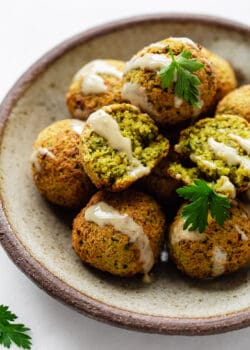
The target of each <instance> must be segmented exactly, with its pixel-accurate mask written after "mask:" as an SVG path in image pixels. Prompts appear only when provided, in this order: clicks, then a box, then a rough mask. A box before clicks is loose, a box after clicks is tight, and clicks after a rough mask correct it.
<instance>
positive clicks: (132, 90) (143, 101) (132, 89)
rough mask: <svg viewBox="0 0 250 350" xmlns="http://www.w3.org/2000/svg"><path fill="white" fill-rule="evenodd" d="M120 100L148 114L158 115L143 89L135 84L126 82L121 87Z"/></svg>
mask: <svg viewBox="0 0 250 350" xmlns="http://www.w3.org/2000/svg"><path fill="white" fill-rule="evenodd" d="M121 95H122V99H124V100H128V101H130V103H132V104H133V105H134V106H137V107H139V108H141V109H142V110H143V111H145V112H148V113H149V114H152V115H155V116H157V115H158V112H157V111H156V110H155V109H154V107H153V105H152V104H151V103H150V102H149V101H148V97H147V94H146V91H145V89H144V88H143V87H142V86H140V85H139V84H137V83H130V82H127V83H125V84H124V85H123V87H122V92H121Z"/></svg>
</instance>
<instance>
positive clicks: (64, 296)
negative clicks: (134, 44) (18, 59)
mask: <svg viewBox="0 0 250 350" xmlns="http://www.w3.org/2000/svg"><path fill="white" fill-rule="evenodd" d="M166 20H167V21H172V22H177V21H178V22H183V23H185V22H190V21H193V22H196V23H199V22H200V23H207V24H211V25H217V26H220V27H223V28H228V29H231V30H232V29H233V30H235V31H238V32H241V33H243V34H245V35H249V34H250V27H248V26H246V25H243V24H241V23H238V22H235V21H231V20H227V19H223V18H220V17H215V16H206V15H191V14H187V15H186V14H177V13H169V14H154V15H142V16H135V17H130V18H125V19H122V20H118V21H114V22H110V23H108V24H104V25H100V26H97V27H94V28H92V29H90V30H87V31H84V32H82V33H80V34H77V35H75V36H74V37H72V38H70V39H67V40H66V41H64V42H62V43H61V44H59V45H58V46H56V47H55V48H54V49H52V50H50V51H49V52H48V53H46V54H45V55H44V56H43V57H41V58H40V59H39V60H38V61H37V62H35V63H34V64H33V65H32V66H31V67H30V68H29V69H28V70H27V71H26V72H25V73H24V74H23V75H22V76H21V78H20V79H19V80H18V81H17V82H16V84H15V85H14V86H13V88H12V89H11V90H10V91H9V93H8V94H7V96H6V97H5V99H4V100H3V102H2V104H1V106H0V142H1V143H2V139H3V132H4V128H5V125H6V122H7V120H8V117H9V115H10V113H11V110H12V109H13V108H14V107H15V104H16V102H17V101H18V100H19V99H20V97H21V96H22V95H23V93H24V92H25V91H26V89H27V88H28V87H29V86H30V85H31V83H32V81H33V80H35V79H36V78H38V76H39V75H40V74H41V73H42V72H43V71H44V70H45V69H46V68H47V67H48V66H49V65H50V64H52V63H53V62H54V61H56V60H57V59H58V58H60V57H61V56H62V55H63V54H64V53H66V52H67V51H69V50H71V49H72V48H74V47H76V46H78V45H80V44H82V43H84V42H86V41H88V40H90V39H92V38H94V37H97V36H102V35H104V34H107V33H109V32H112V31H115V30H120V29H122V28H126V27H127V26H131V25H137V24H138V23H142V22H160V21H166ZM0 242H1V243H2V246H3V247H4V249H5V250H6V252H7V254H8V255H9V257H10V258H11V259H12V260H13V262H14V263H15V264H16V265H17V266H18V267H19V268H20V269H21V270H22V271H23V272H24V273H25V274H26V275H27V276H28V277H30V278H31V279H32V280H33V281H34V282H35V283H36V284H37V285H38V286H39V287H40V288H42V289H44V290H46V291H47V293H48V294H50V295H51V296H53V297H55V298H56V299H58V300H59V301H61V302H63V303H65V304H67V305H70V306H71V307H73V308H74V309H76V310H77V311H79V312H81V313H83V314H85V315H87V316H89V317H91V318H94V319H96V320H100V321H103V322H105V323H108V324H111V325H115V326H119V327H123V328H126V329H131V330H138V331H143V332H149V333H159V334H173V335H174V334H175V335H208V334H216V333H222V332H228V331H231V330H236V329H240V328H244V327H247V326H250V308H247V309H246V310H242V311H240V312H237V313H232V314H227V315H220V316H216V317H208V318H168V317H161V316H159V317H158V316H149V315H144V314H138V313H133V312H129V311H125V310H122V309H119V308H116V307H114V306H110V305H107V304H105V303H102V302H100V301H98V300H95V299H92V298H90V297H88V296H86V295H84V294H82V293H80V292H78V291H77V290H75V289H74V288H72V287H71V286H69V285H68V284H67V283H66V282H64V281H61V280H60V279H59V278H57V277H56V276H55V275H53V274H52V273H51V272H49V271H48V270H47V269H46V268H45V267H44V266H42V264H40V263H39V262H38V261H37V260H36V259H35V258H34V257H32V256H31V255H30V253H29V252H28V251H27V250H26V249H25V247H24V246H23V245H22V244H21V242H20V241H19V239H18V238H17V236H16V234H15V232H14V229H13V228H12V227H11V224H10V223H9V222H8V218H7V213H6V211H5V209H4V203H3V201H2V200H1V207H0Z"/></svg>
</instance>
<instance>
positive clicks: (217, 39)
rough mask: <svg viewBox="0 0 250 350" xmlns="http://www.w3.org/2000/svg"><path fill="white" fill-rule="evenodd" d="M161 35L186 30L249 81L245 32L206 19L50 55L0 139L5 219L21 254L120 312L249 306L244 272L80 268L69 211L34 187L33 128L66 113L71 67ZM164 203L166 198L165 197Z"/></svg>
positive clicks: (102, 38)
mask: <svg viewBox="0 0 250 350" xmlns="http://www.w3.org/2000/svg"><path fill="white" fill-rule="evenodd" d="M168 36H181V37H183V36H186V37H190V38H192V39H193V40H194V41H197V42H199V43H201V44H202V45H204V46H206V47H207V48H209V49H211V50H212V51H214V52H215V53H218V54H220V55H222V56H223V57H225V58H226V59H228V60H229V61H230V62H231V63H232V65H233V67H234V68H235V70H236V72H237V75H238V78H239V81H240V83H244V82H250V70H249V69H248V66H249V65H248V62H250V37H249V36H247V35H246V34H244V33H242V32H237V31H235V30H234V29H231V30H230V29H228V28H227V29H225V28H223V27H221V26H216V25H214V26H211V24H209V23H198V22H194V23H192V22H189V23H188V22H187V23H184V22H181V21H180V22H178V21H175V22H174V21H172V22H169V21H167V20H162V21H157V22H151V21H148V22H145V23H137V24H133V25H130V26H127V27H126V26H125V27H122V28H118V29H116V30H115V31H113V32H110V33H104V34H103V35H99V36H97V37H93V38H89V39H88V40H87V41H86V42H83V43H82V44H79V45H78V46H76V47H73V48H71V49H70V50H69V51H68V52H66V53H65V54H64V55H62V57H60V58H58V59H57V60H55V61H54V62H52V63H51V64H50V65H49V67H48V68H47V69H46V70H44V72H42V73H41V74H40V75H39V76H38V77H36V79H35V80H34V81H33V82H32V83H30V84H28V86H27V88H26V90H25V92H24V93H23V95H22V97H21V98H20V99H19V100H18V101H17V103H16V104H15V106H14V107H13V108H12V111H11V114H10V116H9V118H8V120H7V124H6V126H5V129H4V135H3V139H2V144H1V154H0V165H1V182H0V185H1V193H2V200H3V203H4V207H5V213H6V215H7V218H8V221H9V222H10V223H11V227H12V228H13V230H14V232H15V235H16V237H17V238H18V240H19V241H20V242H21V244H22V245H23V246H24V247H25V249H26V250H27V251H28V253H29V254H30V255H31V256H32V257H34V258H35V259H36V261H38V262H39V263H40V264H41V265H42V266H44V267H45V268H46V269H47V270H48V271H49V273H51V274H52V275H54V276H56V277H58V278H59V279H60V280H61V281H63V282H65V283H66V284H67V285H68V286H70V287H72V288H74V289H75V290H77V291H79V292H80V293H83V294H84V295H85V296H89V297H90V298H92V299H95V300H98V301H99V302H101V303H104V304H106V305H111V306H112V307H114V308H118V309H122V310H125V311H129V312H133V313H137V314H143V315H150V316H162V317H170V318H172V317H173V318H183V317H184V318H196V317H198V318H208V317H214V316H218V315H227V314H231V313H235V312H239V311H242V310H244V309H247V308H249V307H250V273H249V271H248V270H247V269H246V270H242V271H240V272H238V273H235V274H233V275H231V276H227V277H222V278H220V279H217V280H214V281H212V280H211V281H203V282H198V281H192V280H190V279H189V278H185V277H183V275H181V274H180V273H179V272H177V271H176V269H175V268H174V267H173V266H172V265H171V264H169V263H168V264H166V263H160V264H158V265H157V266H156V267H155V269H154V275H155V280H154V283H152V284H144V283H142V281H141V278H139V277H138V278H137V277H136V278H132V279H120V278H114V277H112V276H109V275H107V274H104V273H100V272H97V271H95V270H93V269H91V268H88V267H85V266H84V265H83V264H82V263H81V261H80V260H79V259H78V257H77V256H76V255H75V254H74V252H73V250H72V248H71V220H72V216H71V215H67V214H66V213H65V212H60V211H59V210H58V209H56V208H54V207H53V206H51V205H50V204H48V203H47V202H46V201H44V200H43V199H42V198H41V197H40V195H39V194H38V193H37V191H36V188H35V187H34V185H33V182H32V179H31V169H30V154H31V147H32V143H33V141H34V140H35V138H36V136H37V134H38V132H39V131H40V130H41V129H43V128H44V127H46V126H48V125H49V124H51V123H52V122H54V121H56V120H59V119H64V118H68V117H69V113H68V111H67V109H66V106H65V94H66V92H67V89H68V86H69V84H70V82H71V79H72V76H73V75H74V73H75V72H76V71H77V70H78V69H79V68H80V67H81V66H82V65H84V64H85V63H87V62H88V61H90V60H92V59H96V58H114V59H122V60H127V59H129V58H130V57H131V55H132V54H134V53H136V51H137V50H138V49H140V48H142V47H143V46H145V45H147V44H149V43H152V42H155V41H158V40H160V39H163V38H165V37H168ZM169 205H171V203H170V204H169Z"/></svg>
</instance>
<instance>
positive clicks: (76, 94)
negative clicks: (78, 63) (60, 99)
mask: <svg viewBox="0 0 250 350" xmlns="http://www.w3.org/2000/svg"><path fill="white" fill-rule="evenodd" d="M124 66H125V63H124V62H123V61H118V60H100V59H99V60H94V61H91V62H89V63H88V64H86V65H85V66H83V67H82V68H81V69H80V70H79V71H78V72H77V73H76V75H75V76H74V78H73V81H72V84H71V86H70V88H69V92H68V93H67V96H66V101H67V105H68V109H69V112H70V114H71V115H72V117H73V118H77V119H81V120H86V119H87V118H88V116H89V115H90V114H91V113H93V112H95V111H96V110H97V109H99V108H101V107H103V106H106V105H110V104H112V103H120V102H121V80H122V73H123V70H124Z"/></svg>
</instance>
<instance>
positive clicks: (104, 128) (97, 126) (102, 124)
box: [87, 109, 150, 179]
mask: <svg viewBox="0 0 250 350" xmlns="http://www.w3.org/2000/svg"><path fill="white" fill-rule="evenodd" d="M87 124H88V125H89V126H90V127H91V128H92V129H93V130H94V131H95V132H96V133H97V134H98V135H100V136H102V137H103V138H104V139H105V140H107V142H108V144H109V145H110V147H112V148H114V149H116V150H117V151H119V152H124V153H125V154H126V156H127V158H128V159H129V161H130V166H129V167H128V174H129V175H130V176H131V177H133V178H135V179H139V178H140V177H142V176H144V175H148V174H149V172H150V169H149V168H148V167H145V166H144V165H143V164H142V163H141V162H140V161H139V160H138V159H136V158H134V156H133V154H132V145H131V140H130V139H129V138H127V137H124V136H123V135H122V134H121V131H120V129H119V125H118V124H117V122H116V121H115V120H114V119H113V118H112V116H111V115H109V114H108V113H106V112H105V111H104V110H103V109H99V110H98V111H96V112H94V113H92V114H91V115H90V116H89V118H88V120H87Z"/></svg>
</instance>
